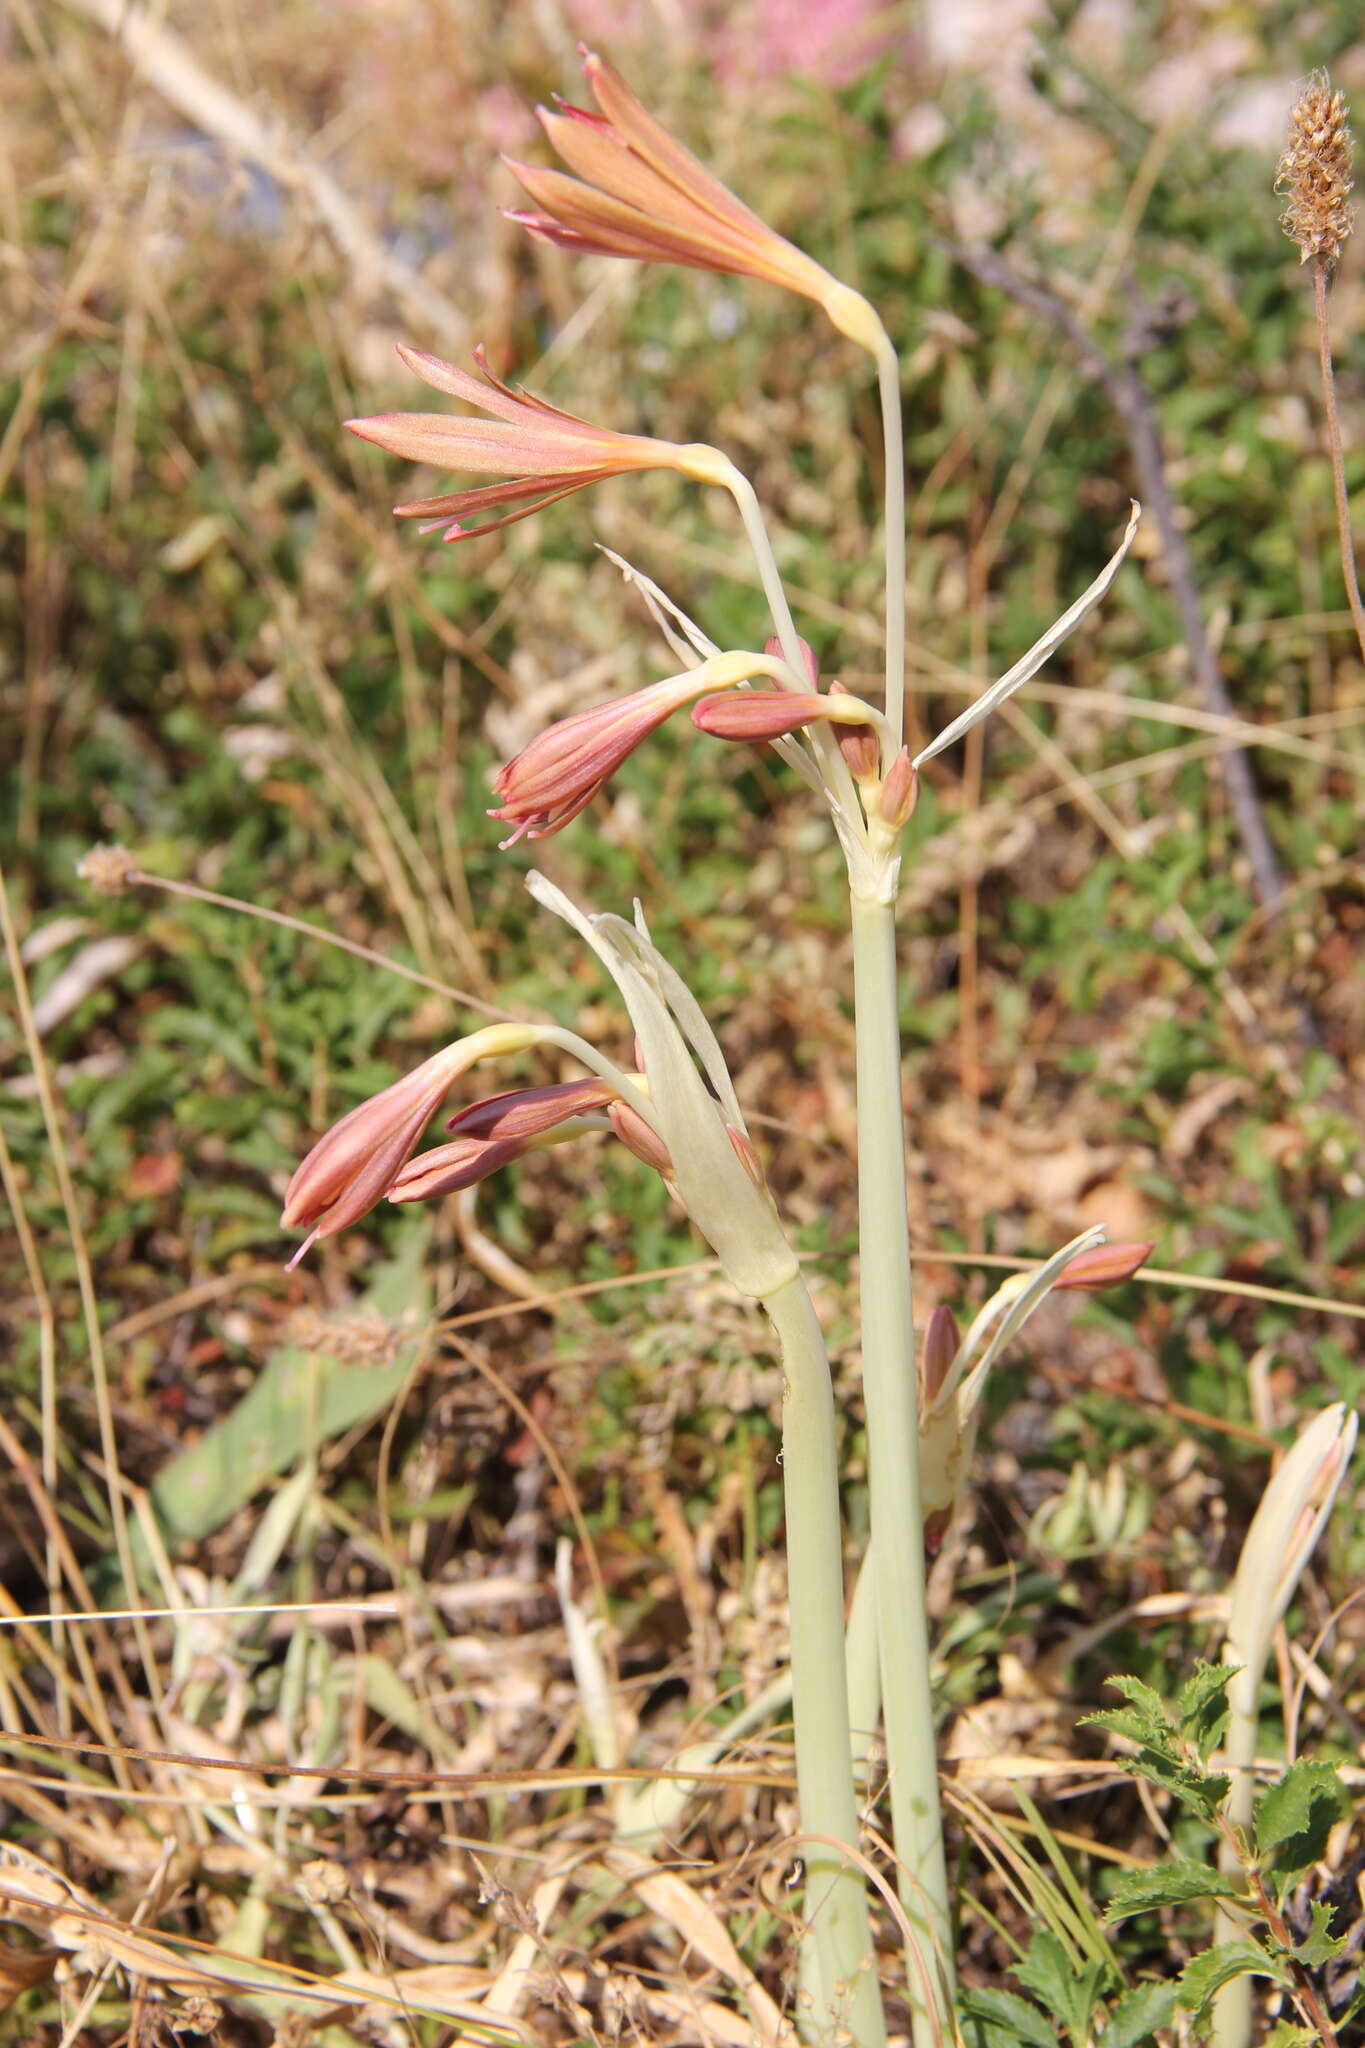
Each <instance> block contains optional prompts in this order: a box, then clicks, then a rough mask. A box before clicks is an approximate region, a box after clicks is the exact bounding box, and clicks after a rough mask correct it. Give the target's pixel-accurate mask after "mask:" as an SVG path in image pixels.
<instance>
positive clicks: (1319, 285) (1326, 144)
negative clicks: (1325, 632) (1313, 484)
mask: <svg viewBox="0 0 1365 2048" xmlns="http://www.w3.org/2000/svg"><path fill="white" fill-rule="evenodd" d="M1354 158H1355V139H1354V137H1353V136H1352V134H1351V129H1350V124H1349V121H1348V119H1347V106H1346V100H1345V96H1344V95H1343V94H1342V93H1340V92H1333V91H1332V89H1331V86H1330V84H1329V83H1328V79H1327V74H1326V72H1325V71H1316V72H1314V74H1313V76H1312V78H1311V79H1310V80H1309V82H1308V84H1307V86H1306V87H1305V89H1304V90H1303V92H1301V93H1300V95H1299V97H1298V99H1297V100H1296V101H1295V102H1294V107H1293V111H1292V112H1291V114H1290V117H1289V147H1288V148H1287V149H1286V151H1285V153H1284V155H1283V156H1282V157H1281V158H1280V165H1279V170H1278V173H1277V175H1276V178H1275V190H1276V191H1277V192H1280V193H1283V194H1284V196H1285V198H1286V199H1287V201H1288V204H1287V205H1286V207H1285V210H1284V212H1283V213H1282V214H1281V215H1280V226H1281V227H1282V228H1283V229H1284V231H1285V233H1286V234H1287V235H1288V236H1289V238H1290V240H1291V241H1293V242H1297V243H1298V246H1299V260H1300V262H1302V263H1311V264H1312V266H1313V313H1314V318H1315V320H1316V323H1317V332H1318V367H1319V370H1320V372H1321V375H1322V402H1323V411H1324V414H1325V417H1326V425H1327V452H1328V459H1329V461H1330V463H1331V468H1332V495H1333V498H1334V499H1335V502H1336V515H1337V539H1338V542H1339V544H1340V548H1341V573H1342V578H1343V580H1344V582H1345V585H1346V600H1347V603H1348V604H1349V605H1350V607H1351V623H1352V625H1353V626H1354V627H1355V631H1356V640H1357V642H1358V644H1359V647H1360V651H1361V655H1362V656H1363V657H1365V605H1362V603H1361V597H1360V581H1359V578H1358V577H1357V575H1356V562H1355V541H1354V538H1353V536H1352V533H1351V508H1350V501H1349V499H1348V497H1347V494H1346V464H1345V456H1344V451H1343V448H1342V440H1341V421H1340V419H1339V417H1338V414H1337V392H1336V373H1335V371H1334V369H1333V366H1332V340H1331V331H1330V329H1329V326H1328V321H1327V287H1328V285H1329V284H1330V283H1331V280H1332V274H1333V272H1334V271H1335V269H1336V267H1337V264H1338V263H1339V261H1340V260H1341V249H1342V244H1343V243H1344V242H1345V240H1346V238H1347V236H1348V235H1349V234H1350V233H1351V230H1352V229H1353V227H1354V226H1355V215H1354V213H1353V211H1352V209H1351V205H1350V196H1351V187H1352V183H1353V180H1352V176H1351V167H1352V164H1353V162H1354Z"/></svg>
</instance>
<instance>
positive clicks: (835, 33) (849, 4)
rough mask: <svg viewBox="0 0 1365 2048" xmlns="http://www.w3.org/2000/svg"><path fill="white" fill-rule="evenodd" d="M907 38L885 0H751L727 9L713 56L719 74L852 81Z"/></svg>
mask: <svg viewBox="0 0 1365 2048" xmlns="http://www.w3.org/2000/svg"><path fill="white" fill-rule="evenodd" d="M906 40H908V38H907V36H906V33H905V31H904V29H902V28H899V27H898V25H897V21H896V18H895V16H894V14H893V10H892V9H890V8H888V7H887V5H886V4H885V0H754V4H753V5H752V6H750V7H748V8H746V9H744V10H743V11H742V12H735V13H732V14H730V15H729V17H728V18H727V21H726V32H725V33H723V35H722V38H721V43H720V48H719V51H718V54H717V59H716V68H717V70H718V71H719V73H720V75H721V76H722V77H723V78H751V79H773V78H782V77H789V76H793V75H794V76H796V77H799V78H813V79H816V80H817V81H818V82H819V83H820V84H821V85H828V86H833V87H834V88H835V89H836V90H837V89H838V88H839V87H840V86H845V85H852V84H853V83H854V81H855V80H856V79H859V78H861V77H862V75H863V73H864V72H865V71H866V70H867V69H868V68H869V67H870V66H871V65H872V64H874V63H875V62H876V60H877V59H878V57H882V56H885V55H886V53H887V52H888V51H889V50H891V49H892V48H893V47H895V46H896V45H897V43H900V42H904V41H906Z"/></svg>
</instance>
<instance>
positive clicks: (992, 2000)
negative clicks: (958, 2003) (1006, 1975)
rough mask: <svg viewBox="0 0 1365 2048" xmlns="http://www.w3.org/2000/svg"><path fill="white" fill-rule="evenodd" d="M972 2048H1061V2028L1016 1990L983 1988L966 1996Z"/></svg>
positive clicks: (964, 2004)
mask: <svg viewBox="0 0 1365 2048" xmlns="http://www.w3.org/2000/svg"><path fill="white" fill-rule="evenodd" d="M962 2015H963V2018H964V2020H965V2022H966V2025H965V2027H964V2030H963V2031H964V2033H965V2035H966V2038H967V2041H968V2044H969V2048H1020V2044H1021V2043H1022V2044H1024V2048H1057V2029H1056V2028H1055V2027H1054V2026H1053V2024H1052V2022H1051V2020H1050V2019H1049V2018H1048V2016H1047V2014H1046V2013H1042V2012H1039V2010H1038V2008H1037V2006H1036V2005H1030V2004H1029V2001H1028V2000H1027V1999H1026V1998H1020V1997H1019V1996H1018V1995H1017V1993H1015V1992H1013V1991H999V1990H996V1989H993V1988H991V1987H989V1986H980V1987H978V1988H977V1989H976V1990H974V1991H967V1992H964V1993H963V1997H962Z"/></svg>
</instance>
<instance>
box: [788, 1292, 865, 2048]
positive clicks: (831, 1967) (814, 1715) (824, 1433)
mask: <svg viewBox="0 0 1365 2048" xmlns="http://www.w3.org/2000/svg"><path fill="white" fill-rule="evenodd" d="M763 1306H764V1308H765V1309H766V1310H767V1312H768V1315H769V1317H770V1319H771V1321H772V1325H773V1328H774V1329H775V1330H776V1332H777V1336H778V1341H779V1343H780V1344H781V1347H782V1365H783V1372H784V1376H785V1387H784V1393H783V1402H782V1486H783V1492H784V1496H785V1500H786V1520H787V1573H788V1582H789V1587H788V1600H789V1604H790V1610H791V1675H792V1709H793V1719H794V1722H795V1730H796V1784H797V1796H798V1799H799V1802H800V1809H801V1830H802V1833H803V1835H805V1836H807V1837H810V1838H814V1839H811V1840H810V1842H809V1846H808V1847H807V1849H806V1851H805V1859H806V1871H807V1883H806V1897H805V1915H806V1919H807V1921H808V1922H809V1923H810V1929H811V1931H810V1934H809V1935H808V1937H807V1940H808V1941H809V1943H810V1945H811V1950H812V1953H813V1958H814V1967H813V1969H812V1970H810V1971H808V1970H807V1969H805V1968H803V1970H802V1973H801V1975H802V1982H803V1985H806V1986H808V1987H809V1988H810V1989H811V1990H812V1991H813V1992H814V1994H815V1999H816V2006H817V2009H816V2011H815V2012H813V2013H806V2014H803V2015H802V2022H803V2031H804V2030H807V2029H808V2030H809V2032H810V2033H811V2034H812V2035H813V2037H814V2038H816V2039H825V2038H827V2037H828V2036H829V2035H830V2033H831V2030H832V2029H831V2023H832V2022H833V2023H836V2030H842V2029H844V2028H847V2030H848V2033H849V2034H850V2035H851V2037H852V2039H853V2041H854V2042H856V2043H857V2048H881V2044H882V2043H883V2042H884V2041H885V2039H886V2023H885V2019H884V2017H883V2014H882V2002H881V1987H880V1984H879V1982H878V1978H877V1961H876V1955H875V1952H874V1950H873V1947H872V1932H871V1925H870V1922H869V1918H868V1910H867V1895H866V1891H865V1889H864V1884H863V1876H862V1872H861V1870H860V1869H859V1867H858V1865H857V1863H856V1862H855V1861H854V1860H853V1858H854V1856H856V1854H857V1851H858V1809H857V1804H856V1802H855V1799H854V1791H853V1770H852V1764H851V1761H850V1758H849V1737H848V1686H847V1682H846V1679H845V1674H844V1574H843V1542H842V1533H841V1524H840V1517H839V1461H838V1451H837V1446H836V1441H835V1433H834V1395H833V1391H832V1388H831V1385H830V1373H829V1359H828V1355H827V1353H826V1351H825V1340H824V1336H823V1334H822V1332H821V1329H820V1325H819V1322H818V1320H817V1319H816V1314H815V1310H814V1307H813V1306H812V1304H811V1298H810V1295H809V1294H808V1293H807V1291H806V1286H805V1282H804V1281H803V1280H802V1279H801V1278H800V1277H799V1275H798V1276H796V1277H794V1278H793V1279H791V1280H789V1281H787V1283H786V1285H785V1286H783V1287H780V1288H779V1289H778V1290H777V1292H776V1293H774V1294H770V1295H768V1296H767V1297H766V1298H765V1300H764V1303H763ZM841 1842H842V1843H846V1844H847V1845H848V1849H849V1852H850V1854H849V1855H848V1856H842V1855H840V1853H839V1850H838V1848H837V1847H835V1846H834V1845H835V1844H837V1843H841Z"/></svg>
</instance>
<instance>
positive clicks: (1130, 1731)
mask: <svg viewBox="0 0 1365 2048" xmlns="http://www.w3.org/2000/svg"><path fill="white" fill-rule="evenodd" d="M1077 1725H1078V1726H1079V1727H1082V1728H1103V1729H1105V1730H1106V1731H1107V1732H1108V1733H1109V1734H1110V1735H1122V1736H1124V1737H1125V1738H1126V1739H1127V1740H1128V1741H1129V1742H1137V1743H1140V1744H1141V1745H1142V1746H1143V1747H1144V1748H1152V1747H1156V1748H1158V1749H1160V1748H1162V1747H1166V1746H1169V1743H1170V1734H1169V1731H1168V1730H1167V1729H1165V1728H1157V1729H1155V1730H1153V1727H1152V1724H1151V1722H1150V1720H1149V1719H1148V1717H1147V1716H1146V1715H1145V1714H1143V1713H1141V1712H1140V1711H1139V1710H1138V1709H1137V1708H1136V1707H1104V1708H1102V1709H1101V1710H1100V1712H1099V1713H1097V1714H1085V1715H1083V1716H1082V1718H1081V1720H1080V1722H1079V1723H1078V1724H1077Z"/></svg>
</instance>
